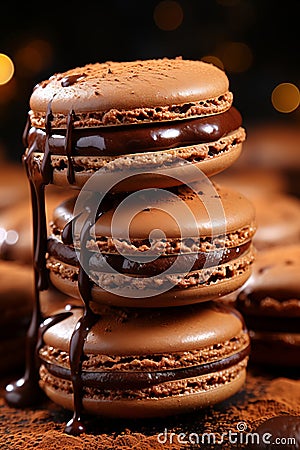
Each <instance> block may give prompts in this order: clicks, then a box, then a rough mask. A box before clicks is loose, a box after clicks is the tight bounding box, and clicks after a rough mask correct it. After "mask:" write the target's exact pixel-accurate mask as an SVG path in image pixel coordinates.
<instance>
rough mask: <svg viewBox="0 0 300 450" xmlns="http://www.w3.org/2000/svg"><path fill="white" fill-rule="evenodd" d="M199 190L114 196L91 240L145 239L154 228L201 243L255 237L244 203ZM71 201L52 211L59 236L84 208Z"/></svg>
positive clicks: (211, 189)
mask: <svg viewBox="0 0 300 450" xmlns="http://www.w3.org/2000/svg"><path fill="white" fill-rule="evenodd" d="M202 188H203V190H201V183H200V184H199V185H198V186H195V187H193V189H191V188H188V187H184V186H182V187H179V188H176V189H174V191H165V190H151V191H148V192H147V191H146V192H143V191H141V192H140V193H139V192H136V193H134V194H133V196H131V195H128V196H127V197H125V198H124V197H118V196H115V197H114V198H112V200H111V202H108V205H109V207H108V209H107V211H104V213H103V214H102V215H101V216H100V217H99V219H98V220H97V222H96V227H95V235H96V236H97V237H101V236H103V237H112V236H113V237H115V238H120V239H126V237H128V236H129V237H130V238H131V239H132V240H135V239H148V238H149V236H150V234H151V232H152V231H153V230H155V229H158V228H159V229H160V230H161V231H162V232H163V233H164V239H166V238H170V239H172V238H193V237H198V238H205V237H211V236H215V237H216V236H218V235H223V234H233V233H235V232H238V231H239V230H242V229H244V228H247V232H248V234H247V233H246V232H245V236H244V239H243V240H244V241H247V240H250V239H251V237H252V235H253V233H254V231H255V211H254V208H253V206H252V204H251V203H250V202H249V201H248V200H247V198H246V197H244V196H243V195H241V194H239V193H237V192H234V191H232V190H230V189H227V188H222V187H219V186H213V185H210V184H209V185H208V184H207V183H204V185H203V187H202ZM76 200H77V198H73V199H70V200H67V201H65V202H63V203H61V204H60V205H58V206H57V208H56V209H55V210H54V211H53V226H54V228H55V229H56V230H58V231H59V232H62V231H63V229H64V227H65V225H66V224H67V223H68V222H69V221H70V220H72V218H73V214H74V212H73V211H76V213H80V211H79V209H80V207H81V205H82V204H83V203H82V201H81V199H80V198H79V200H77V201H76ZM122 205H123V206H122ZM74 208H75V209H74ZM127 233H129V234H127ZM233 239H234V238H233Z"/></svg>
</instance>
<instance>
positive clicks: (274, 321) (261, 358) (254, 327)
mask: <svg viewBox="0 0 300 450" xmlns="http://www.w3.org/2000/svg"><path fill="white" fill-rule="evenodd" d="M299 273H300V245H291V246H281V247H276V248H273V249H269V250H265V251H261V252H258V254H257V258H256V261H255V263H254V266H253V274H252V275H251V277H250V279H249V280H248V282H247V283H246V284H245V286H244V287H243V289H242V291H241V292H240V293H239V295H238V297H237V301H236V307H237V308H238V309H239V310H240V312H241V313H242V314H243V316H244V318H245V321H246V324H247V326H248V328H249V332H250V336H251V341H252V352H251V360H252V361H253V362H256V363H260V364H270V365H277V366H290V367H293V366H294V367H296V366H297V367H299V366H300V358H299V355H300V329H299V320H300V278H299Z"/></svg>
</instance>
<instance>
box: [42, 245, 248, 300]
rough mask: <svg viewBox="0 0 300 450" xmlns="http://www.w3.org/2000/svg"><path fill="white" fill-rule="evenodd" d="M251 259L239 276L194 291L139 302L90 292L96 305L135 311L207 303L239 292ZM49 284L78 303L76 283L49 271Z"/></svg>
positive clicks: (175, 291) (96, 289)
mask: <svg viewBox="0 0 300 450" xmlns="http://www.w3.org/2000/svg"><path fill="white" fill-rule="evenodd" d="M251 255H252V253H251ZM251 255H249V263H248V264H246V265H245V267H243V270H242V271H240V273H234V274H233V275H231V276H229V278H224V279H222V280H218V281H217V282H214V283H212V284H210V285H205V284H201V285H200V286H197V287H188V288H183V289H172V290H169V291H166V292H164V293H162V294H159V295H154V296H151V297H141V298H135V297H134V296H128V297H127V296H126V297H125V296H123V291H122V290H121V291H120V292H119V294H118V291H117V289H116V290H115V292H114V293H112V292H109V291H107V290H104V289H102V288H101V287H99V286H97V285H94V286H93V288H92V297H93V300H94V302H95V303H100V304H108V305H113V306H121V307H124V306H128V307H134V308H135V307H138V308H160V307H162V308H163V307H172V306H183V305H188V304H194V303H201V302H206V301H209V300H213V299H216V298H218V297H220V296H222V295H226V294H229V293H230V292H232V291H234V290H236V289H238V288H240V287H241V286H242V285H243V284H244V283H245V282H246V281H247V280H248V278H249V277H250V275H251V261H252V256H251ZM224 267H225V266H224ZM50 280H51V282H52V283H53V285H54V286H55V287H56V288H57V289H59V290H60V291H61V292H63V293H64V294H66V295H68V296H71V297H74V298H77V299H79V298H80V294H79V290H78V284H77V282H74V281H72V280H71V279H68V278H62V277H61V276H60V275H58V274H56V273H54V272H52V271H51V270H50Z"/></svg>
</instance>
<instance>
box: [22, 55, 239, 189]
mask: <svg viewBox="0 0 300 450" xmlns="http://www.w3.org/2000/svg"><path fill="white" fill-rule="evenodd" d="M232 102H233V95H232V93H231V92H230V90H229V81H228V78H227V76H226V74H225V73H224V72H223V71H222V70H220V69H218V68H217V67H215V66H213V65H212V64H208V63H205V62H202V61H191V60H183V59H181V58H176V59H167V58H163V59H157V60H144V61H132V62H111V61H110V62H105V63H96V64H88V65H86V66H84V67H78V68H75V69H71V70H68V71H66V72H64V73H57V74H55V75H53V76H51V77H50V78H49V79H48V80H45V81H42V82H41V83H39V84H38V85H37V86H36V87H35V88H34V90H33V93H32V95H31V98H30V108H31V110H30V112H29V124H28V125H29V126H28V129H27V133H26V146H27V147H28V150H27V153H28V152H29V153H31V152H32V153H35V161H37V160H38V158H40V160H41V161H42V159H43V154H44V156H45V158H46V156H47V155H46V153H48V154H49V153H50V154H51V158H49V160H51V166H52V169H53V176H52V181H53V182H54V183H57V184H67V183H71V184H74V185H77V186H78V187H82V186H83V184H84V183H85V182H86V181H87V179H88V178H89V177H90V175H91V173H93V172H95V171H97V170H98V169H103V170H105V171H108V172H114V171H119V170H120V169H121V170H124V169H128V168H129V166H130V169H131V170H132V169H136V170H138V171H143V172H145V171H149V170H151V173H153V171H154V180H152V181H149V178H150V179H151V177H145V176H143V177H141V176H139V179H142V178H147V182H146V185H147V187H149V186H152V187H157V183H158V184H161V183H160V181H159V182H158V181H157V178H161V176H162V174H161V173H160V171H166V174H163V175H169V176H170V177H173V180H172V181H171V180H170V179H169V180H168V181H164V183H162V184H165V185H166V187H167V186H168V185H178V184H182V181H181V180H180V181H179V180H176V179H174V178H176V177H177V175H178V167H180V166H182V165H184V163H190V164H189V165H192V166H196V167H197V168H199V169H201V170H202V171H203V172H204V173H205V174H206V175H208V176H210V175H212V174H214V173H217V172H220V171H221V170H223V169H225V168H226V167H228V166H229V165H231V164H232V163H233V162H234V161H235V159H236V158H237V157H238V156H239V154H240V151H241V144H242V142H243V140H244V139H245V132H244V129H243V128H242V127H241V125H242V118H241V116H240V114H239V112H238V111H237V110H236V109H235V108H234V107H233V106H232ZM70 166H72V167H70ZM157 170H158V172H159V173H156V176H155V171H157ZM138 175H140V173H139V174H138ZM143 175H144V173H143ZM158 175H159V176H158ZM179 176H180V175H179ZM177 178H178V177H177ZM188 178H191V179H188V181H195V180H194V178H195V173H194V174H189V175H188ZM142 184H143V185H144V183H142ZM139 187H140V185H139ZM163 187H165V186H163ZM131 188H132V189H134V186H131ZM129 189H130V187H129Z"/></svg>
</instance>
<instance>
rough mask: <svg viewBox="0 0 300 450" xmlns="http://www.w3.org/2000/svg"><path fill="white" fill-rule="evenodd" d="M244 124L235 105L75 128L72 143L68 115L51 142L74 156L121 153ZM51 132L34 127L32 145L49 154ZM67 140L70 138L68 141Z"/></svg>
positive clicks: (208, 136)
mask: <svg viewBox="0 0 300 450" xmlns="http://www.w3.org/2000/svg"><path fill="white" fill-rule="evenodd" d="M70 114H71V115H72V116H73V120H75V119H76V113H75V112H74V111H72V112H71V113H70ZM70 114H69V116H70ZM241 124H242V118H241V115H240V113H239V112H238V111H237V109H236V108H234V107H231V108H230V109H229V110H228V111H226V112H224V113H222V114H216V115H212V116H207V117H201V118H197V119H191V120H181V121H173V122H163V123H159V124H157V123H152V124H151V125H150V124H144V125H139V126H134V125H128V126H115V127H102V128H101V127H99V128H74V129H73V130H72V143H71V139H70V137H69V134H68V133H70V130H71V129H72V128H71V127H70V125H69V118H68V126H67V130H64V129H55V130H53V131H52V132H51V135H50V136H49V140H48V142H49V145H50V147H51V152H52V153H53V154H55V155H66V148H67V149H68V153H67V156H68V155H71V154H72V155H73V156H117V155H123V154H129V153H141V152H149V151H159V150H166V149H170V148H175V147H184V146H187V145H193V144H201V143H205V142H213V141H217V140H218V139H220V138H221V137H222V136H225V135H227V134H228V133H230V132H231V131H234V130H236V129H238V128H239V127H240V126H241ZM47 134H48V133H47V130H42V129H37V128H34V127H33V128H31V129H30V130H29V134H28V145H29V148H34V149H35V151H39V152H45V153H46V151H47V146H46V144H47V139H46V136H47ZM66 141H68V143H67V144H66ZM70 145H72V152H70ZM68 158H69V156H68Z"/></svg>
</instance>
